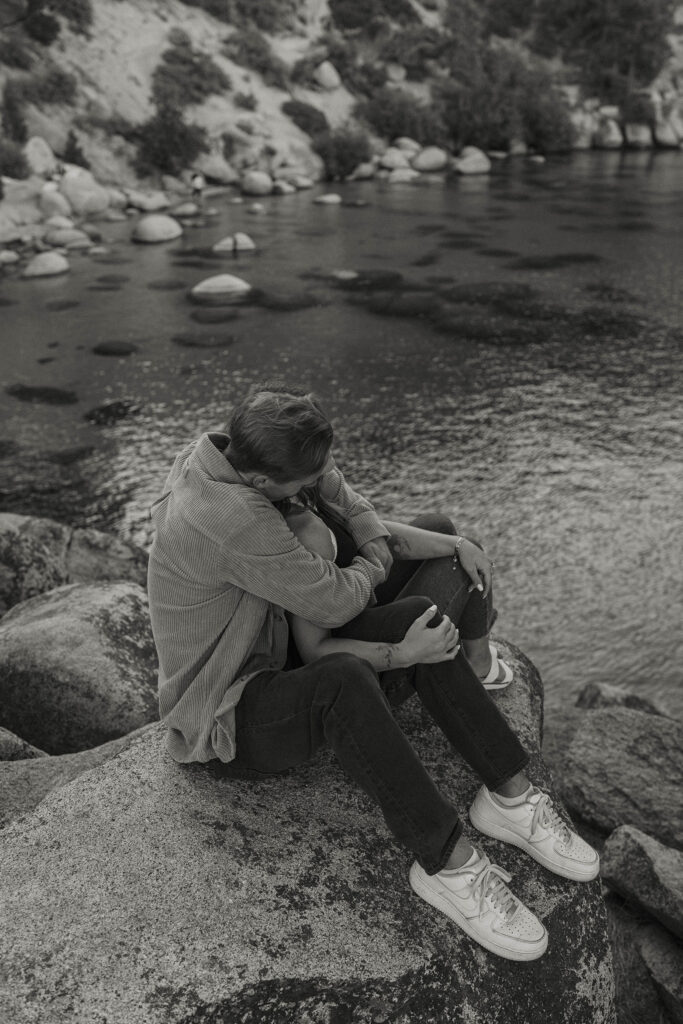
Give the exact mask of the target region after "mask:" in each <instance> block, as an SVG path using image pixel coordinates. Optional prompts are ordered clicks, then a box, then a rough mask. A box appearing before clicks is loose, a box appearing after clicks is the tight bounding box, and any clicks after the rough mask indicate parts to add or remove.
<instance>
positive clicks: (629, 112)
mask: <svg viewBox="0 0 683 1024" xmlns="http://www.w3.org/2000/svg"><path fill="white" fill-rule="evenodd" d="M621 120H622V121H623V122H624V124H649V125H654V123H655V120H656V113H655V107H654V103H653V102H652V98H651V97H650V96H649V95H647V94H646V93H642V92H640V93H638V92H632V93H629V94H628V95H627V96H625V98H624V100H623V101H622V104H621Z"/></svg>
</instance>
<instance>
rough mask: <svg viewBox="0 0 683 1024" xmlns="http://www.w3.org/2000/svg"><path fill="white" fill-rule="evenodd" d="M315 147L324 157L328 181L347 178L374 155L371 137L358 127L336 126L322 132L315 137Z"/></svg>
mask: <svg viewBox="0 0 683 1024" xmlns="http://www.w3.org/2000/svg"><path fill="white" fill-rule="evenodd" d="M313 148H314V149H315V151H316V153H318V154H319V156H320V157H322V161H323V163H324V165H325V177H326V178H327V180H328V181H333V180H335V179H337V178H346V177H348V175H349V174H351V172H352V171H354V170H355V169H356V167H357V166H358V164H361V163H364V162H365V161H366V160H369V159H370V157H371V156H372V147H371V145H370V139H369V138H368V136H367V135H366V133H365V132H363V131H361V130H359V129H357V128H349V127H343V128H336V129H330V130H329V131H326V132H321V133H320V134H319V135H316V136H315V138H314V139H313Z"/></svg>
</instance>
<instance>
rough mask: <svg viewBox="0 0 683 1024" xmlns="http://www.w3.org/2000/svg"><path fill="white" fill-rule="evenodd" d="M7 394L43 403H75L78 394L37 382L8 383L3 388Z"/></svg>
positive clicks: (24, 400)
mask: <svg viewBox="0 0 683 1024" xmlns="http://www.w3.org/2000/svg"><path fill="white" fill-rule="evenodd" d="M5 391H6V393H7V394H8V395H11V396H12V398H18V399H19V401H20V402H41V403H42V404H43V405H75V403H76V402H77V401H78V395H77V394H76V392H75V391H67V390H66V389H65V388H52V387H49V386H48V385H45V386H43V385H38V384H35V385H33V384H10V386H9V387H8V388H5Z"/></svg>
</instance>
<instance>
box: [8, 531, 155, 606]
mask: <svg viewBox="0 0 683 1024" xmlns="http://www.w3.org/2000/svg"><path fill="white" fill-rule="evenodd" d="M146 577H147V555H146V554H145V552H144V551H143V550H142V549H141V548H138V547H136V546H135V545H134V544H129V543H128V542H127V541H124V540H121V539H120V538H118V537H115V536H112V535H111V534H108V533H102V532H100V531H99V530H94V529H92V528H90V527H88V528H85V529H81V528H77V529H73V528H72V527H70V526H65V525H64V524H63V523H57V522H55V521H54V519H41V518H39V517H37V516H21V515H15V514H13V513H11V512H3V513H0V615H1V614H3V613H4V612H6V611H7V609H8V608H11V607H12V606H13V605H15V604H19V603H20V602H21V601H26V600H27V599H28V598H30V597H35V596H36V595H37V594H42V593H44V592H45V591H46V590H52V589H53V588H54V587H61V586H63V585H64V584H65V583H86V582H95V581H98V580H124V579H125V580H129V581H130V582H134V583H138V584H140V586H144V585H145V582H146Z"/></svg>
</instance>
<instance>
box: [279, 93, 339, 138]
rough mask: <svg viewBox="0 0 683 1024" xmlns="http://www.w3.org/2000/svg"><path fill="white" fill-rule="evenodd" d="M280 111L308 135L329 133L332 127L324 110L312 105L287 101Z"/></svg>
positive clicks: (297, 101)
mask: <svg viewBox="0 0 683 1024" xmlns="http://www.w3.org/2000/svg"><path fill="white" fill-rule="evenodd" d="M280 110H281V111H282V113H283V114H286V115H287V117H289V118H291V120H292V121H293V122H294V124H295V125H296V126H297V128H300V129H301V131H302V132H306V134H307V135H317V134H319V133H320V132H325V131H327V130H328V129H329V127H330V124H329V121H328V120H327V118H326V117H325V115H324V114H323V112H322V110H318V108H317V107H314V106H312V105H311V104H310V103H303V102H302V101H301V100H287V101H286V102H285V103H283V104H282V106H281V107H280Z"/></svg>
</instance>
